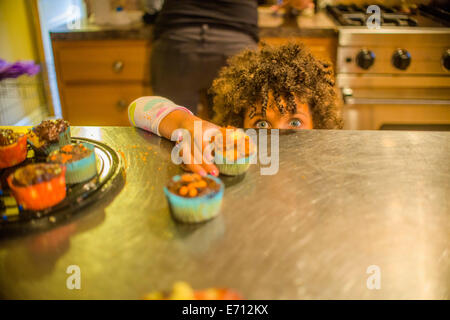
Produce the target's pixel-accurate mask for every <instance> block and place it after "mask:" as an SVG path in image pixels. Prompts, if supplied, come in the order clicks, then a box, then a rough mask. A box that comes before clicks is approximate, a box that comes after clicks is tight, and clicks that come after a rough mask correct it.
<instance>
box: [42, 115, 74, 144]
mask: <svg viewBox="0 0 450 320" xmlns="http://www.w3.org/2000/svg"><path fill="white" fill-rule="evenodd" d="M68 127H69V122H67V121H66V120H64V119H57V120H45V121H42V122H41V124H39V125H38V126H36V127H34V128H33V132H34V133H35V134H36V136H37V137H38V138H39V140H41V141H48V142H57V141H58V140H59V134H60V133H61V132H64V131H65V130H66V129H67V128H68Z"/></svg>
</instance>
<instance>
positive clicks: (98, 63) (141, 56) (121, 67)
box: [53, 40, 150, 83]
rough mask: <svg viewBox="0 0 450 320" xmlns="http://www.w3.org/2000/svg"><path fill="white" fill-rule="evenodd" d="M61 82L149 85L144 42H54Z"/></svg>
mask: <svg viewBox="0 0 450 320" xmlns="http://www.w3.org/2000/svg"><path fill="white" fill-rule="evenodd" d="M53 46H54V54H55V63H56V64H57V69H58V70H59V77H60V80H61V81H63V82H65V83H68V82H72V83H73V82H94V81H141V82H148V81H149V79H148V78H149V77H148V75H149V64H150V61H149V60H150V54H149V52H150V50H149V45H148V43H147V41H144V40H120V41H70V42H68V41H54V42H53Z"/></svg>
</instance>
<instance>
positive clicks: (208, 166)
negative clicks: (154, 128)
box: [159, 110, 221, 176]
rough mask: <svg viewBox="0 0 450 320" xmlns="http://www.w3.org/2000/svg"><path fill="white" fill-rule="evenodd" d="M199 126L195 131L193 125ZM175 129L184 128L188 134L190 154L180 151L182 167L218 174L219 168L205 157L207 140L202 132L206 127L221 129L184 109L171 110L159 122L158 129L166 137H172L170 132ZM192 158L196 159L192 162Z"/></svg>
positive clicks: (201, 173) (200, 172) (197, 171)
mask: <svg viewBox="0 0 450 320" xmlns="http://www.w3.org/2000/svg"><path fill="white" fill-rule="evenodd" d="M196 124H197V127H200V124H201V131H199V130H197V132H195V126H196ZM177 129H185V130H187V131H188V132H189V134H190V139H191V141H190V145H191V150H190V154H186V153H182V159H183V166H184V168H186V169H188V170H190V171H192V172H195V173H198V174H200V175H202V176H205V175H207V174H211V175H213V176H218V175H219V169H217V167H216V166H215V165H214V163H213V159H206V158H205V154H211V153H210V152H208V153H205V148H206V147H207V146H208V144H209V142H208V141H207V140H205V139H204V134H203V133H204V132H205V131H206V130H208V129H213V130H221V128H220V127H218V126H216V125H215V124H213V123H211V122H208V121H205V120H202V119H200V118H198V117H196V116H193V115H190V114H188V113H186V112H184V111H179V110H177V111H173V112H171V113H170V114H168V115H167V116H166V117H165V118H164V119H163V120H162V121H161V123H160V125H159V131H160V133H161V134H162V136H163V137H165V138H167V139H169V140H170V139H171V138H172V133H173V132H174V131H175V130H177ZM194 159H195V160H196V161H195V163H194Z"/></svg>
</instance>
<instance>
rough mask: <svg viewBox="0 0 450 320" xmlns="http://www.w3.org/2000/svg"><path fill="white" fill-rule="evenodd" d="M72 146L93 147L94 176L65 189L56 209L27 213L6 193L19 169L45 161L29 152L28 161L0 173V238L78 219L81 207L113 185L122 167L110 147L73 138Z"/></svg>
mask: <svg viewBox="0 0 450 320" xmlns="http://www.w3.org/2000/svg"><path fill="white" fill-rule="evenodd" d="M71 142H72V143H85V144H88V145H91V146H93V148H94V152H95V154H96V161H97V173H98V174H97V176H96V177H94V178H92V179H91V180H88V181H86V182H83V183H78V184H73V185H67V186H66V187H67V196H66V198H65V199H64V200H63V201H62V202H60V203H59V204H57V205H56V206H54V207H51V208H47V209H45V210H41V211H29V210H23V209H22V208H21V207H20V206H18V205H17V203H16V201H15V199H14V197H13V196H12V194H11V192H10V190H9V189H8V186H7V183H6V178H7V177H8V176H9V175H10V174H11V173H12V172H14V170H15V169H17V168H18V167H19V166H23V165H26V164H29V163H33V162H40V161H44V159H42V158H39V159H38V158H35V157H34V155H33V152H29V153H28V157H27V159H26V160H25V161H24V162H22V163H21V164H20V165H18V166H16V167H12V168H7V169H2V170H0V183H1V191H0V237H3V236H8V235H11V234H25V233H29V232H32V231H33V230H41V229H48V228H51V227H52V226H54V225H57V224H58V223H61V222H63V221H65V220H67V219H70V218H72V217H73V216H75V215H77V214H78V213H80V212H81V211H82V210H81V209H82V208H83V207H85V206H87V205H89V204H91V203H93V202H96V201H98V200H99V199H100V198H102V197H103V196H104V195H105V194H107V192H108V191H109V190H110V189H111V188H112V187H113V186H114V185H115V180H116V179H117V178H118V177H120V173H121V170H122V163H121V158H120V156H119V155H118V154H117V153H116V152H115V151H114V150H113V149H112V148H111V147H109V146H107V145H106V144H104V143H101V142H98V141H95V140H91V139H86V138H75V137H72V139H71ZM30 151H31V150H30Z"/></svg>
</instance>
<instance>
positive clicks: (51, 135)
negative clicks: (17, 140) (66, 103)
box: [28, 119, 70, 156]
mask: <svg viewBox="0 0 450 320" xmlns="http://www.w3.org/2000/svg"><path fill="white" fill-rule="evenodd" d="M28 142H29V143H30V144H31V146H32V147H33V149H34V150H35V151H36V154H37V155H45V156H47V155H48V154H49V153H50V152H52V151H53V150H57V149H59V148H60V147H62V146H65V145H67V144H70V125H69V122H67V121H66V120H64V119H57V120H45V121H42V122H41V123H40V124H39V125H38V126H36V127H33V128H32V129H31V130H30V131H29V132H28Z"/></svg>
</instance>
